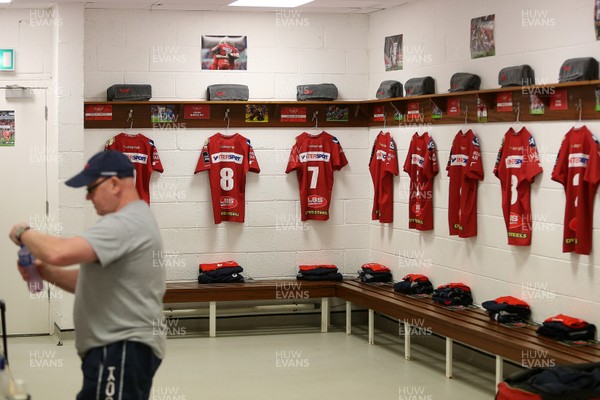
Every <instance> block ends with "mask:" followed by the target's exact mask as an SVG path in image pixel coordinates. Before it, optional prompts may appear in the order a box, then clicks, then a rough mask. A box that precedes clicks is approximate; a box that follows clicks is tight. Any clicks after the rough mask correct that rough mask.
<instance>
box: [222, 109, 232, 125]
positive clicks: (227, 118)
mask: <svg viewBox="0 0 600 400" xmlns="http://www.w3.org/2000/svg"><path fill="white" fill-rule="evenodd" d="M223 120H224V121H227V129H229V122H230V121H231V118H229V108H228V109H227V111H225V118H223Z"/></svg>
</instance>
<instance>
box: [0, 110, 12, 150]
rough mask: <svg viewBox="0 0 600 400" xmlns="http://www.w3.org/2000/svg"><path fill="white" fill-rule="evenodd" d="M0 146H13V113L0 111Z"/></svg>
mask: <svg viewBox="0 0 600 400" xmlns="http://www.w3.org/2000/svg"><path fill="white" fill-rule="evenodd" d="M0 130H2V136H0V146H14V145H15V111H14V110H10V111H7V110H4V111H0Z"/></svg>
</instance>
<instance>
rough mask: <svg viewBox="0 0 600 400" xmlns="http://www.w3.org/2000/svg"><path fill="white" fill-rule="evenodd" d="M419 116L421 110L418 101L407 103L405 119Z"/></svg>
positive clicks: (413, 118) (410, 119) (409, 119)
mask: <svg viewBox="0 0 600 400" xmlns="http://www.w3.org/2000/svg"><path fill="white" fill-rule="evenodd" d="M420 118H421V110H420V107H419V102H418V101H413V102H410V103H408V105H407V111H406V119H407V120H408V121H412V120H415V119H420Z"/></svg>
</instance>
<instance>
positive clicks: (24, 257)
mask: <svg viewBox="0 0 600 400" xmlns="http://www.w3.org/2000/svg"><path fill="white" fill-rule="evenodd" d="M18 254H19V265H20V266H21V267H22V268H24V269H25V270H26V271H27V275H28V276H29V278H28V279H27V287H29V292H30V293H37V292H40V291H42V290H43V289H44V281H43V280H42V277H41V276H40V273H39V271H38V269H37V268H36V266H35V265H33V261H34V260H35V257H34V256H33V254H31V253H30V252H29V249H28V248H27V247H25V246H21V249H20V250H19V253H18Z"/></svg>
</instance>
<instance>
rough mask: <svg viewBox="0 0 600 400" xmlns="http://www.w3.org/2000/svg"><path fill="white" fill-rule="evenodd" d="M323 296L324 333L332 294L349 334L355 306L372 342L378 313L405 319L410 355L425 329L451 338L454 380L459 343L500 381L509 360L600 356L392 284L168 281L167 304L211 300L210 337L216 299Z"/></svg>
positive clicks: (599, 349)
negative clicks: (341, 303)
mask: <svg viewBox="0 0 600 400" xmlns="http://www.w3.org/2000/svg"><path fill="white" fill-rule="evenodd" d="M294 292H295V293H300V294H301V296H302V298H321V331H322V332H327V326H328V325H329V298H330V297H338V298H340V299H343V300H345V301H346V333H347V334H350V333H351V332H352V319H351V315H352V313H351V309H352V305H353V304H354V305H357V306H359V307H362V308H365V309H368V311H369V343H371V344H373V343H374V341H375V339H374V319H375V312H377V313H380V314H383V315H386V316H389V317H391V318H394V319H398V321H399V323H403V325H404V332H405V340H404V351H405V358H406V359H407V360H410V358H411V349H410V347H411V346H410V345H411V332H412V333H414V332H415V331H418V330H419V329H420V330H424V331H425V332H431V333H435V334H437V335H440V336H443V337H445V338H446V376H447V377H448V378H451V377H452V376H453V372H452V352H453V342H454V341H457V342H459V343H462V344H464V345H466V346H469V347H472V348H475V349H478V350H481V351H483V352H486V353H489V354H492V355H494V356H495V357H496V383H500V382H501V381H502V380H503V379H504V377H503V361H504V359H506V360H509V361H512V362H515V363H517V364H519V365H521V366H523V367H530V368H534V367H542V368H547V367H552V366H555V365H563V364H580V363H589V362H597V361H598V360H600V346H597V345H591V346H579V347H573V346H567V345H564V344H562V343H559V342H556V341H554V340H551V339H548V338H544V337H540V336H539V335H537V334H536V333H535V327H525V328H510V327H506V326H503V325H500V324H498V323H496V322H494V321H490V319H489V317H488V316H487V314H486V313H485V312H484V311H483V310H481V309H477V310H474V309H465V310H449V309H448V308H446V307H444V306H442V305H440V304H437V303H435V302H433V301H432V300H431V299H430V298H413V297H410V296H406V295H402V294H399V293H396V292H394V290H393V287H392V285H391V284H389V285H381V284H365V283H362V282H360V281H358V280H345V281H343V282H306V281H296V280H257V281H250V282H248V283H242V284H240V283H233V284H210V285H200V284H198V283H196V282H181V283H175V282H173V283H167V291H166V294H165V297H164V302H165V304H169V303H189V302H208V303H209V304H210V305H209V321H210V322H209V335H210V336H211V337H214V336H216V302H217V301H219V302H221V301H246V300H276V299H283V298H286V297H287V298H290V297H292V296H290V293H294Z"/></svg>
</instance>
